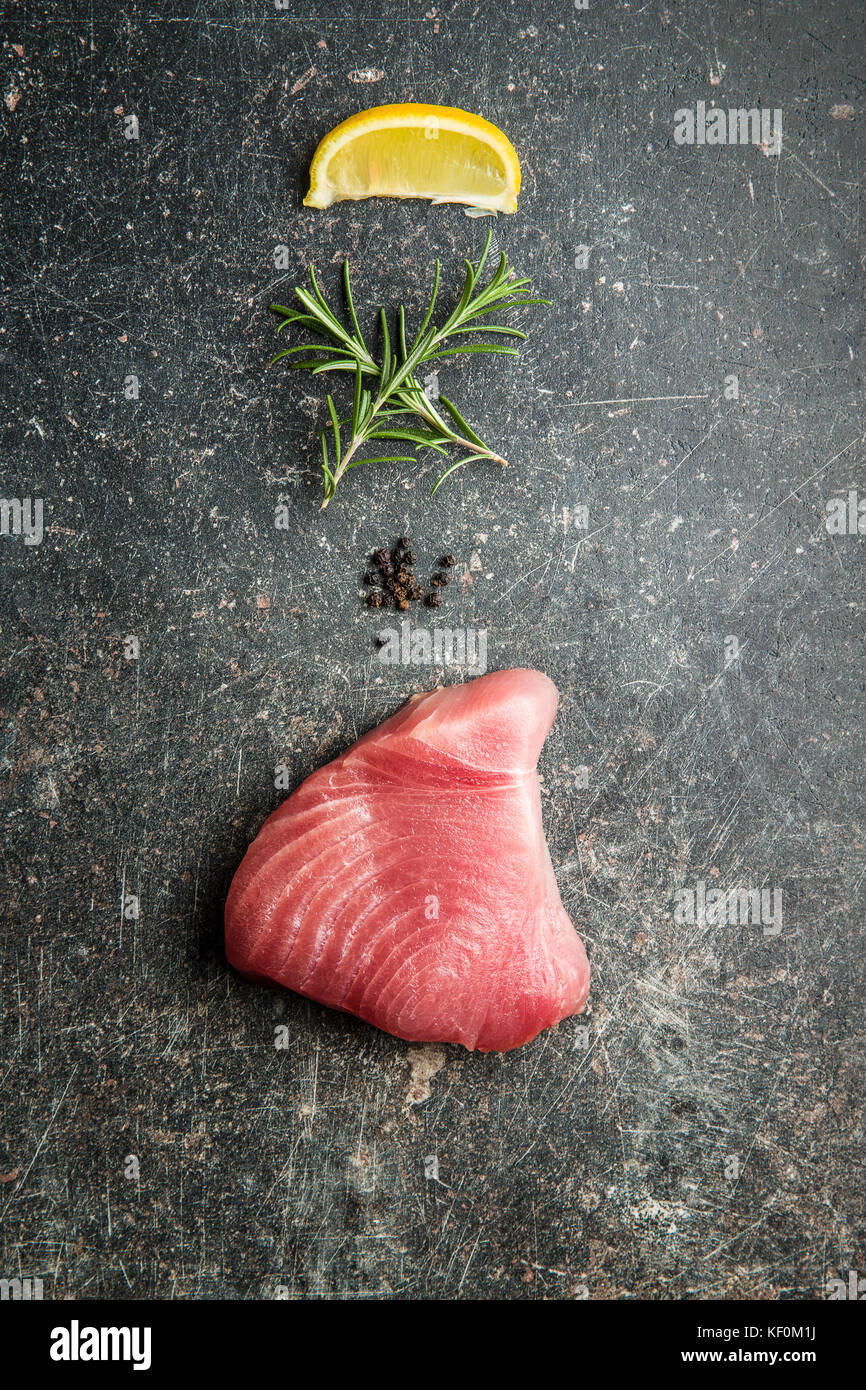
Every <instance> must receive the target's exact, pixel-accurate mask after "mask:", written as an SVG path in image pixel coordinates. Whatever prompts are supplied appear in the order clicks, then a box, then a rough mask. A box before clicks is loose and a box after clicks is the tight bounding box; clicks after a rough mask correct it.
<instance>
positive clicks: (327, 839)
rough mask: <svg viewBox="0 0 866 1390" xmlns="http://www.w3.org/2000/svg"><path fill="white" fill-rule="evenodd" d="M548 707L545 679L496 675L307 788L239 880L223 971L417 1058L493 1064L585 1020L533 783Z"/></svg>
mask: <svg viewBox="0 0 866 1390" xmlns="http://www.w3.org/2000/svg"><path fill="white" fill-rule="evenodd" d="M556 704H557V692H556V687H555V686H554V684H553V682H552V681H550V680H548V678H547V677H546V676H543V675H541V674H540V673H539V672H538V671H522V670H518V671H498V672H495V673H492V674H490V675H487V676H482V677H480V678H479V679H478V680H473V681H469V682H467V683H466V684H465V685H452V686H448V687H447V688H445V689H440V690H435V691H432V692H431V693H430V694H426V695H416V696H414V697H413V699H411V700H410V701H409V703H408V704H406V705H404V706H403V708H402V709H401V710H399V711H398V712H397V714H395V715H393V716H392V718H390V719H388V720H386V721H385V723H384V724H381V725H380V726H379V727H378V728H377V729H373V730H372V731H371V732H370V733H368V734H366V735H365V736H364V737H363V738H362V739H359V741H358V742H357V743H356V744H354V745H353V746H352V747H351V748H349V749H348V750H347V752H345V753H344V754H343V755H342V756H341V757H339V758H336V759H335V760H334V761H333V762H331V763H328V764H327V765H326V766H325V767H322V768H320V769H319V771H318V772H314V773H313V775H312V776H311V777H308V778H307V780H306V781H305V782H304V783H302V785H301V786H300V787H299V788H298V790H297V791H296V792H294V793H293V794H292V795H291V796H290V797H289V798H288V800H287V801H284V802H283V804H282V806H280V807H279V809H278V810H276V811H275V812H274V813H273V815H272V816H270V817H269V818H268V819H267V820H266V821H265V824H264V825H263V827H262V829H261V831H260V832H259V834H258V836H257V837H256V839H255V840H254V841H253V843H252V845H251V846H250V848H249V849H248V851H247V853H246V855H245V857H244V859H243V862H242V863H241V865H240V868H239V869H238V871H237V873H236V874H235V877H234V880H233V882H232V885H231V889H230V891H229V895H228V900H227V902H226V910H225V926H226V954H227V956H228V959H229V962H230V963H231V964H232V965H233V966H234V967H235V969H236V970H239V971H240V972H241V973H243V974H244V975H246V976H248V977H249V978H252V979H255V980H270V981H276V982H277V983H278V984H281V985H285V986H286V987H287V988H289V989H293V990H297V991H298V993H300V994H304V995H307V997H308V998H310V999H316V1000H318V1001H319V1002H320V1003H322V1004H328V1005H330V1006H331V1008H335V1009H342V1010H345V1011H346V1012H348V1013H352V1014H356V1015H357V1016H358V1017H359V1018H362V1019H365V1020H366V1021H367V1022H368V1023H372V1024H374V1025H375V1026H376V1027H377V1028H383V1029H384V1030H385V1031H386V1032H388V1033H394V1034H396V1035H397V1037H400V1038H406V1039H408V1040H409V1041H412V1042H449V1043H462V1044H463V1046H464V1047H468V1048H478V1049H479V1050H480V1051H482V1052H490V1051H499V1052H504V1051H507V1050H508V1049H509V1048H513V1047H520V1046H521V1044H522V1043H526V1042H529V1040H530V1039H531V1038H534V1037H535V1036H536V1035H537V1034H538V1033H540V1032H541V1030H542V1029H543V1028H549V1027H550V1026H551V1025H552V1024H554V1023H558V1022H559V1021H560V1019H563V1018H566V1017H568V1015H570V1014H575V1013H580V1011H581V1009H582V1008H583V1006H584V1004H585V1002H586V996H587V991H588V989H589V963H588V961H587V958H586V952H585V951H584V949H583V944H582V942H581V940H580V938H579V936H578V935H577V933H576V932H575V930H574V927H573V926H572V924H571V922H570V920H569V918H568V916H567V914H566V912H565V909H564V908H563V906H562V902H561V900H560V896H559V889H558V888H557V885H556V879H555V877H554V873H553V866H552V864H551V862H550V854H549V852H548V849H547V843H546V841H545V838H544V831H543V829H542V824H541V799H540V796H539V789H538V778H537V775H536V771H535V765H536V762H537V760H538V755H539V753H540V751H541V747H542V745H543V743H544V740H545V738H546V736H547V733H548V730H549V729H550V726H551V724H552V723H553V718H554V715H555V713H556Z"/></svg>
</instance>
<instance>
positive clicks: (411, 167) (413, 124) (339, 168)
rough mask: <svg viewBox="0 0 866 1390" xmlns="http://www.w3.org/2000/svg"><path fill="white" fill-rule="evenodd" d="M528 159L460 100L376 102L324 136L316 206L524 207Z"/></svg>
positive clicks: (308, 202) (310, 203)
mask: <svg viewBox="0 0 866 1390" xmlns="http://www.w3.org/2000/svg"><path fill="white" fill-rule="evenodd" d="M519 192H520V161H519V160H518V158H517V153H516V151H515V149H514V146H513V145H512V144H511V141H510V140H509V139H508V137H507V136H506V135H503V133H502V131H501V130H499V129H498V127H497V126H495V125H491V123H490V121H485V120H484V119H483V118H482V117H481V116H475V115H473V113H472V112H471V111H461V110H459V108H458V107H456V106H426V105H424V104H422V103H420V102H404V103H402V104H399V105H394V106H371V107H370V108H369V110H367V111H359V112H358V114H357V115H356V116H350V117H349V119H348V120H346V121H342V122H341V123H340V125H338V126H335V127H334V129H333V130H332V131H329V133H328V134H327V135H326V136H325V138H324V140H322V141H321V143H320V145H319V147H318V149H317V150H316V153H315V154H314V155H313V162H312V164H311V165H310V191H309V193H308V194H307V196H306V198H305V199H304V206H305V207H308V208H329V207H330V206H331V204H332V203H340V202H344V201H345V200H346V199H351V200H357V199H359V198H430V199H432V201H433V202H435V203H468V204H469V205H470V206H471V207H476V208H484V209H487V210H489V211H491V212H516V211H517V195H518V193H519Z"/></svg>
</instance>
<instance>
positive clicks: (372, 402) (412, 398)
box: [269, 232, 550, 507]
mask: <svg viewBox="0 0 866 1390" xmlns="http://www.w3.org/2000/svg"><path fill="white" fill-rule="evenodd" d="M490 239H491V233H490V232H488V233H487V240H486V242H485V243H484V250H483V251H482V253H481V256H480V258H479V260H478V264H477V265H474V266H473V265H472V264H471V262H470V261H466V262H464V264H465V266H466V277H465V280H464V283H463V292H462V294H461V295H460V299H459V300H458V302H457V305H456V307H455V308H454V309H453V310H452V312H451V313H450V314H449V316H448V317H447V319H446V320H445V322H444V323H443V324H442V326H441V328H437V327H436V326H435V324H434V323H433V314H434V311H435V308H436V301H437V297H438V294H439V275H440V265H439V261H438V260H437V262H436V267H435V271H434V276H433V291H432V294H431V296H430V303H429V305H428V307H427V312H426V314H425V316H424V321H423V323H422V324H421V327H420V328H419V329H418V332H417V333H416V334H415V337H414V339H413V340H412V343H411V346H410V345H409V343H408V341H407V337H406V313H405V310H404V308H403V306H402V305H401V306H400V308H399V309H398V310H397V315H396V324H395V328H396V332H395V334H394V337H393V339H392V337H391V333H390V332H389V329H388V317H387V315H386V313H385V310H384V309H380V311H379V324H380V328H381V340H382V342H381V348H382V350H381V360H379V361H377V360H376V358H375V357H374V356H373V354H372V353H371V351H370V349H369V348H368V346H367V343H366V340H365V338H364V335H363V333H362V332H361V326H360V324H359V322H358V316H357V314H356V312H355V304H354V300H353V298H352V285H351V282H350V279H349V262H348V261H345V262H344V264H343V291H344V295H345V299H346V309H347V313H348V324H346V323H345V322H341V320H340V319H339V318H338V317H337V316H336V314H334V313H333V311H332V310H331V309H330V307H329V306H328V303H327V301H326V300H325V298H324V296H323V294H322V292H321V290H320V289H319V284H318V281H317V280H316V272H315V268H314V267H312V266H311V267H310V289H306V288H304V289H301V288H296V289H295V295H296V297H297V299H298V300H299V302H300V305H301V308H300V310H299V309H290V308H287V307H286V305H284V304H271V305H270V306H269V307H270V308H271V309H272V310H273V311H274V313H276V314H279V315H280V316H281V322H280V324H279V327H278V328H277V332H278V333H280V332H282V330H283V329H284V328H287V327H289V326H290V325H292V324H297V325H298V326H300V327H302V328H306V329H308V330H309V331H310V332H311V333H315V334H316V335H317V336H318V338H320V339H324V341H323V342H315V343H301V344H299V345H298V346H297V347H290V348H285V349H284V350H283V351H282V352H278V353H277V354H276V356H275V357H273V358H272V359H271V365H273V363H274V362H279V361H282V360H283V359H285V360H286V362H287V365H288V366H289V367H293V368H297V369H305V370H309V371H311V372H312V373H313V375H314V376H319V375H321V374H322V373H324V372H351V373H352V374H353V376H354V393H353V399H352V410H351V414H349V415H347V416H345V417H341V416H339V415H338V413H337V407H336V405H335V404H334V398H333V396H331V395H329V396H328V415H329V417H330V418H329V422H328V424H327V425H326V426H325V428H324V429H323V430H322V434H321V447H322V476H323V496H322V506H323V507H327V505H328V503H329V502H330V500H331V498H332V497H333V496H334V493H335V492H336V490H337V485H338V484H339V482H340V479H341V478H342V477H343V474H344V473H345V472H346V471H347V470H348V469H350V468H358V467H359V466H360V465H361V464H364V463H412V462H414V461H415V458H416V455H415V454H376V455H374V456H373V457H369V456H368V457H357V455H358V451H359V449H361V448H362V447H363V445H365V444H367V443H368V442H369V441H371V440H381V439H387V440H396V441H398V442H401V443H402V442H407V443H409V444H413V445H415V446H416V448H421V447H424V448H430V449H435V450H436V451H437V452H438V453H440V454H447V453H448V452H449V450H451V449H454V450H456V451H457V452H458V453H459V454H460V457H459V458H457V459H456V461H455V462H453V463H451V464H449V466H448V468H446V470H445V472H444V473H443V474H442V476H441V477H440V478H439V480H438V482H437V483H436V485H435V486H434V488H433V492H434V493H435V492H436V490H437V488H439V487H441V485H442V483H443V482H444V481H445V479H446V478H447V477H449V476H450V474H452V473H453V472H454V471H455V470H456V469H458V468H462V467H463V466H464V464H467V463H471V462H472V460H473V459H476V460H477V459H484V460H487V461H489V462H492V463H501V464H502V465H503V467H505V462H506V461H505V459H504V458H502V456H501V455H500V454H497V453H495V452H494V450H493V449H491V448H490V447H489V446H488V445H487V444H485V443H484V441H483V439H480V438H479V436H478V435H477V434H476V433H475V431H474V430H473V429H472V428H471V427H470V426H469V425H468V424H467V423H466V421H465V420H464V419H463V416H462V415H461V414H460V412H459V410H458V409H457V407H456V406H455V405H454V404H453V402H451V401H449V400H447V399H446V397H445V396H440V397H439V402H438V404H439V406H441V407H443V409H441V410H440V409H437V407H436V405H434V403H433V402H432V401H431V400H429V399H428V397H427V396H426V395H425V393H424V391H423V389H422V387H421V386H420V385H419V383H418V378H417V375H416V373H417V372H418V371H419V369H420V368H421V367H422V366H423V365H424V363H425V362H432V361H434V360H436V359H438V358H443V357H453V356H454V355H455V354H457V353H466V352H487V353H504V354H506V355H507V356H510V357H516V356H517V355H518V349H517V348H515V347H506V346H505V345H504V344H503V343H498V342H489V341H483V342H473V343H456V344H455V343H453V342H452V340H453V339H454V338H457V337H459V336H462V335H463V334H467V333H478V332H485V333H497V334H500V335H502V336H503V337H510V338H525V337H526V334H525V333H521V332H520V330H519V329H517V328H512V327H511V326H510V325H508V324H503V323H488V322H487V321H486V320H487V315H488V314H491V313H495V312H498V311H500V310H509V309H515V308H518V307H519V306H521V305H524V304H549V303H550V300H549V299H533V298H531V297H530V292H529V290H528V289H527V286H528V285H529V281H528V280H527V279H518V278H516V276H515V272H514V270H513V269H512V268H511V266H509V264H508V259H507V257H506V255H505V253H504V252H503V254H502V256H501V257H500V259H499V265H498V267H497V269H496V270H495V271H494V273H493V275H492V277H491V279H490V280H489V281H488V282H487V284H486V285H484V286H483V287H481V288H479V283H478V282H479V279H480V276H481V272H482V270H483V269H484V264H485V262H486V260H487V253H488V251H489V250H490ZM365 379H366V380H369V387H368V386H367V385H365ZM406 416H409V417H412V416H415V417H416V421H417V420H420V425H419V424H418V423H417V422H416V421H413V420H412V419H411V418H410V419H409V420H408V421H407V420H405V419H403V418H401V417H406ZM329 440H330V449H329V447H328V444H329Z"/></svg>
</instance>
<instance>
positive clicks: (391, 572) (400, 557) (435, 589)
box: [364, 536, 457, 647]
mask: <svg viewBox="0 0 866 1390" xmlns="http://www.w3.org/2000/svg"><path fill="white" fill-rule="evenodd" d="M371 559H372V563H373V565H374V566H375V569H368V570H367V571H366V572H365V574H364V583H365V584H367V585H369V586H370V591H369V592H368V593H367V594H366V596H365V598H366V602H367V603H368V604H369V606H370V607H371V608H390V607H391V606H392V604H393V607H394V608H396V609H397V611H398V612H399V613H406V612H408V610H409V606H410V604H412V603H418V602H421V601H423V602H424V603H425V604H426V605H427V607H428V608H441V606H442V599H443V597H444V595H443V594H442V592H441V591H442V590H443V589H444V588H445V587H446V586H447V584H448V583H449V579H450V577H451V576H449V575H448V574H447V573H446V571H447V570H449V569H451V568H452V566H454V565H456V563H457V561H456V559H455V558H454V556H453V555H452V554H451V553H450V552H449V553H448V554H447V555H441V556H440V557H439V559H438V560H437V562H436V564H437V567H438V568H437V569H436V571H435V573H434V574H432V575H431V576H430V580H429V584H428V585H427V586H426V592H425V585H423V584H420V583H419V582H418V580H417V579H416V578H415V575H414V574H413V572H412V566H413V565H414V564H415V562H416V556H415V552H414V550H413V549H412V543H411V541H410V540H409V537H408V536H398V537H397V540H396V541H395V542H394V546H393V548H392V549H390V550H389V549H387V548H386V547H385V546H380V548H379V549H378V550H374V551H373V552H372V556H371ZM377 586H381V587H377ZM376 645H377V646H380V647H381V646H382V645H383V641H382V639H380V638H377V639H376Z"/></svg>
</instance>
